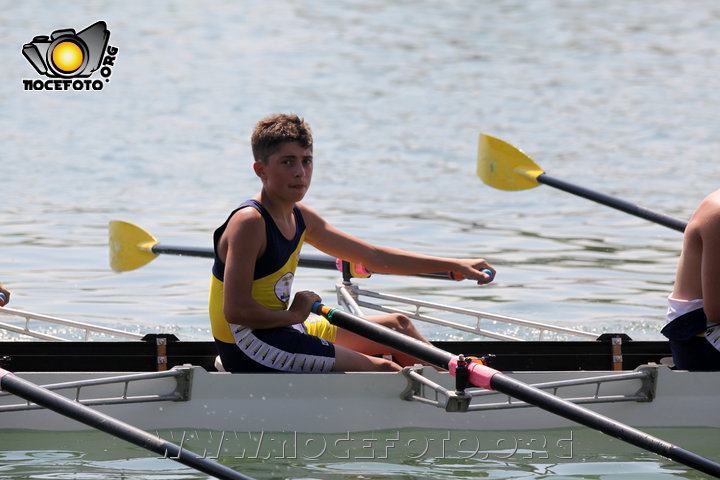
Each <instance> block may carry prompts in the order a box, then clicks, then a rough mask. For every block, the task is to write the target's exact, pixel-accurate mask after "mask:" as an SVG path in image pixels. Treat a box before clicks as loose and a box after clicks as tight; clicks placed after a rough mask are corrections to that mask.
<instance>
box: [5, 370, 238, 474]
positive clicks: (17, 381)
mask: <svg viewBox="0 0 720 480" xmlns="http://www.w3.org/2000/svg"><path fill="white" fill-rule="evenodd" d="M0 388H2V389H3V390H6V391H8V392H10V393H14V394H15V395H17V396H18V397H21V398H24V399H25V400H29V401H31V402H34V403H36V404H38V405H41V406H43V407H45V408H48V409H50V410H53V411H54V412H57V413H59V414H61V415H64V416H66V417H69V418H72V419H73V420H77V421H79V422H82V423H84V424H86V425H89V426H91V427H93V428H96V429H98V430H102V431H103V432H105V433H109V434H110V435H112V436H114V437H117V438H120V439H122V440H126V441H128V442H130V443H133V444H135V445H137V446H139V447H142V448H144V449H147V450H150V451H152V452H155V453H157V454H159V455H162V456H163V457H167V458H170V459H172V460H176V461H178V462H180V463H182V464H183V465H187V466H188V467H192V468H194V469H195V470H198V471H201V472H203V473H207V474H208V475H212V476H214V477H216V478H220V479H223V480H224V479H227V480H252V477H248V476H246V475H243V474H242V473H239V472H236V471H235V470H232V469H231V468H228V467H226V466H224V465H220V464H219V463H216V462H213V461H212V460H210V459H207V458H202V457H200V456H199V455H198V454H196V453H193V452H191V451H189V450H187V449H185V448H183V447H182V446H177V445H175V444H174V443H171V442H167V441H165V440H162V439H160V438H158V437H156V436H153V435H150V434H149V433H147V432H145V431H143V430H140V429H139V428H136V427H133V426H132V425H128V424H127V423H124V422H121V421H120V420H117V419H116V418H113V417H110V416H108V415H105V414H103V413H100V412H98V411H96V410H93V409H92V408H89V407H87V406H85V405H82V404H80V403H77V402H74V401H72V400H70V399H68V398H65V397H63V396H62V395H59V394H57V393H55V392H51V391H50V390H46V389H44V388H42V387H40V386H38V385H35V384H34V383H32V382H29V381H27V380H25V379H22V378H19V377H17V376H15V375H13V374H12V373H11V372H8V371H7V370H4V369H2V368H0Z"/></svg>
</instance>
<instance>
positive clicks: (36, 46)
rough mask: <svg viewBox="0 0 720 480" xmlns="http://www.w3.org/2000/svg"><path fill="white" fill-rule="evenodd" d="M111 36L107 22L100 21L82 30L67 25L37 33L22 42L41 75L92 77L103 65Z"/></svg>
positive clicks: (27, 54)
mask: <svg viewBox="0 0 720 480" xmlns="http://www.w3.org/2000/svg"><path fill="white" fill-rule="evenodd" d="M109 39H110V31H109V30H108V29H107V25H106V24H105V22H97V23H94V24H93V25H90V26H89V27H87V28H86V29H85V30H83V31H81V32H79V33H75V30H73V29H72V28H67V29H63V30H55V31H54V32H52V33H51V34H50V37H48V36H46V35H40V36H37V37H35V38H33V39H32V41H31V42H30V43H26V44H25V45H23V49H22V53H23V55H24V56H25V58H27V59H28V61H29V62H30V64H31V65H32V66H33V67H35V70H37V71H38V73H39V74H41V75H46V76H48V77H63V78H69V77H89V76H90V75H91V74H92V73H93V72H94V71H95V70H97V69H98V68H100V63H101V62H102V59H103V53H104V52H105V48H106V47H107V44H108V40H109Z"/></svg>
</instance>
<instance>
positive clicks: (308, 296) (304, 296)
mask: <svg viewBox="0 0 720 480" xmlns="http://www.w3.org/2000/svg"><path fill="white" fill-rule="evenodd" d="M315 302H322V298H320V295H318V294H317V293H315V292H311V291H310V290H303V291H301V292H297V293H296V294H295V297H294V298H293V301H292V304H291V305H290V307H289V308H288V311H290V312H292V313H293V314H295V315H296V316H297V321H296V322H294V323H302V322H304V321H305V320H307V317H308V315H310V312H311V309H312V306H313V303H315Z"/></svg>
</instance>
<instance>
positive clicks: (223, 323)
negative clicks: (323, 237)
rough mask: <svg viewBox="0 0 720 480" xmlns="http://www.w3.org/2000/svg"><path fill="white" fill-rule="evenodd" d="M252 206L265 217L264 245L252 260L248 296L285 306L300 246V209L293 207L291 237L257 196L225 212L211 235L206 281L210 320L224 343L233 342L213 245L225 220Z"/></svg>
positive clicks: (220, 267)
mask: <svg viewBox="0 0 720 480" xmlns="http://www.w3.org/2000/svg"><path fill="white" fill-rule="evenodd" d="M247 207H250V208H254V209H255V210H257V211H258V212H260V214H261V215H262V217H263V219H264V220H265V236H266V247H265V252H264V253H263V254H262V256H261V257H260V258H258V259H257V260H256V262H255V273H254V275H253V283H252V296H253V298H254V299H255V300H256V301H257V302H258V303H260V304H261V305H263V306H264V307H266V308H269V309H272V310H285V309H287V307H288V304H289V302H290V293H291V290H292V283H293V279H294V278H295V269H296V267H297V264H298V258H299V255H300V249H301V248H302V244H303V241H304V240H305V221H304V220H303V217H302V214H301V213H300V209H299V208H298V207H297V206H295V207H293V214H294V216H295V236H294V237H293V238H291V239H287V238H285V236H284V235H283V234H282V232H280V229H279V228H278V227H277V225H276V224H275V221H274V220H273V218H272V216H271V215H270V213H269V212H268V211H267V210H266V209H265V207H263V206H262V204H261V203H260V202H258V201H257V200H254V199H251V200H247V201H246V202H243V203H242V204H241V205H240V206H238V207H237V208H236V209H235V210H233V211H232V212H231V213H230V215H229V216H228V218H227V220H225V223H223V224H222V226H220V227H219V228H218V229H217V230H215V234H214V235H213V246H214V250H215V262H214V263H213V267H212V278H211V283H210V298H209V310H210V324H211V327H212V334H213V337H215V339H217V340H220V341H221V342H225V343H235V340H234V338H233V336H232V333H231V332H230V326H229V325H228V322H227V320H226V319H225V315H224V313H223V301H224V298H225V293H224V280H225V263H224V262H222V261H221V260H220V258H219V256H218V252H217V248H218V244H219V242H220V237H222V234H223V233H224V232H225V229H226V228H227V224H228V222H229V221H230V219H231V218H232V216H233V215H235V213H237V212H238V210H240V209H243V208H247Z"/></svg>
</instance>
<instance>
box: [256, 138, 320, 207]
mask: <svg viewBox="0 0 720 480" xmlns="http://www.w3.org/2000/svg"><path fill="white" fill-rule="evenodd" d="M254 168H255V173H256V174H257V176H258V177H260V179H261V180H262V182H263V188H264V189H265V191H266V192H267V193H270V194H273V195H277V196H279V197H281V198H282V199H285V200H288V201H292V202H299V201H300V200H302V199H303V197H304V196H305V193H307V191H308V188H309V187H310V180H311V179H312V171H313V152H312V148H304V147H302V146H301V145H300V144H299V143H297V142H288V143H284V144H282V146H281V147H280V148H279V149H278V150H277V152H275V153H273V154H272V155H270V157H269V158H268V160H267V162H266V163H263V162H255V164H254Z"/></svg>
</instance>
